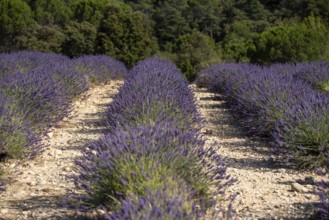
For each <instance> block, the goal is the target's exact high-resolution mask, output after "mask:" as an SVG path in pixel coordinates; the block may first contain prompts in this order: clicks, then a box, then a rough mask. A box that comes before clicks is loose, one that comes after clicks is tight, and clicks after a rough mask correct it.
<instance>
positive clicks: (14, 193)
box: [0, 81, 122, 220]
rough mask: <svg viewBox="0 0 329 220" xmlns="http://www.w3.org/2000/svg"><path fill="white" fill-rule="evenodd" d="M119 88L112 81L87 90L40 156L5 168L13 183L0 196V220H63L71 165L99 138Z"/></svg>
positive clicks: (54, 130)
mask: <svg viewBox="0 0 329 220" xmlns="http://www.w3.org/2000/svg"><path fill="white" fill-rule="evenodd" d="M121 84H122V82H121V81H113V82H112V83H110V84H108V85H103V86H97V87H95V88H92V89H90V90H89V91H88V93H87V98H86V99H81V100H78V101H76V102H75V103H74V104H73V111H72V112H71V113H70V114H69V116H68V117H67V118H65V119H64V120H63V121H61V122H60V123H58V125H56V126H54V127H53V128H52V129H51V132H50V133H49V134H48V135H47V136H46V137H44V138H43V140H42V141H43V143H44V144H45V145H46V146H47V147H46V148H45V151H44V152H42V153H41V154H40V155H39V156H38V157H36V158H35V159H33V160H28V161H25V162H19V163H18V162H15V161H9V162H8V163H6V164H5V170H6V173H7V175H8V176H10V177H12V178H13V179H12V180H11V181H10V183H9V184H8V185H7V190H6V191H5V192H3V193H0V219H1V220H20V219H47V220H48V219H66V218H65V216H66V215H67V214H66V211H67V210H66V209H65V208H62V207H61V204H63V199H64V196H65V194H66V193H67V191H68V190H72V189H74V184H73V183H72V181H71V180H70V179H69V178H67V175H71V174H74V172H73V169H72V167H73V166H74V162H73V161H74V159H75V158H76V157H77V156H79V155H80V150H81V149H83V148H84V147H86V146H88V142H89V141H90V140H96V139H98V137H99V136H100V135H101V134H102V129H104V127H102V126H100V123H99V122H100V121H101V118H102V113H103V112H104V110H105V109H106V105H107V104H109V103H110V102H111V101H112V98H111V97H113V95H114V94H116V93H117V92H118V88H119V87H120V85H121Z"/></svg>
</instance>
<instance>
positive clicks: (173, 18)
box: [0, 0, 329, 79]
mask: <svg viewBox="0 0 329 220" xmlns="http://www.w3.org/2000/svg"><path fill="white" fill-rule="evenodd" d="M328 25H329V4H328V2H327V0H290V1H286V0H230V1H227V0H70V1H67V0H1V1H0V52H9V51H15V50H37V51H44V52H55V53H62V54H65V55H67V56H70V57H76V56H80V55H83V54H106V55H110V56H113V57H115V58H116V59H119V60H121V61H123V62H124V63H125V64H126V65H127V66H128V67H131V66H133V65H134V64H135V63H136V62H138V61H139V60H142V59H144V58H146V57H149V56H158V57H161V58H168V59H171V60H172V61H174V62H175V63H176V64H177V65H178V66H179V67H180V68H181V70H182V71H183V73H184V74H185V76H186V77H187V78H189V79H193V78H194V76H195V74H196V72H197V71H198V70H199V69H200V68H203V67H206V66H208V65H210V64H212V63H216V62H220V61H223V62H224V61H226V62H252V63H258V64H265V65H268V64H271V63H276V62H280V63H284V62H302V61H309V60H327V59H328V58H329V39H328V38H329V34H328V33H329V31H328V30H329V28H328Z"/></svg>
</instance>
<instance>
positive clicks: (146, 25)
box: [96, 4, 158, 67]
mask: <svg viewBox="0 0 329 220" xmlns="http://www.w3.org/2000/svg"><path fill="white" fill-rule="evenodd" d="M152 31H153V29H152V25H151V21H150V20H149V18H148V17H147V16H146V15H145V14H143V13H141V12H133V11H132V10H131V9H130V8H129V7H127V6H126V5H122V4H113V5H108V6H107V8H106V11H105V14H104V19H103V20H102V21H101V24H100V27H99V29H98V33H97V39H96V45H97V47H96V52H98V53H102V54H107V55H110V56H114V57H115V58H117V59H119V60H121V61H123V62H124V63H125V64H126V65H127V66H129V67H131V66H133V65H134V64H135V63H136V62H137V61H139V60H142V59H144V58H146V57H149V56H152V55H154V54H155V53H156V51H157V50H158V44H157V41H156V38H155V37H154V36H153V33H152Z"/></svg>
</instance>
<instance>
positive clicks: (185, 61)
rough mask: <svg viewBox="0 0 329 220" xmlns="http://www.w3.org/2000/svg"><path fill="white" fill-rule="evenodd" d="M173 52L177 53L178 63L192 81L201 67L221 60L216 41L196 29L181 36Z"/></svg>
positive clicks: (176, 60)
mask: <svg viewBox="0 0 329 220" xmlns="http://www.w3.org/2000/svg"><path fill="white" fill-rule="evenodd" d="M173 52H174V53H175V54H176V58H175V60H174V61H175V62H176V65H177V66H178V67H179V68H180V69H181V71H182V72H183V74H184V76H185V77H186V78H187V79H188V80H190V81H193V80H194V78H195V77H196V73H197V72H198V71H199V70H200V69H201V68H204V67H207V66H208V65H210V64H214V63H217V62H219V61H220V57H219V55H218V53H217V51H216V49H215V43H214V41H213V40H212V39H211V38H210V37H209V36H207V35H205V34H203V33H201V32H199V31H196V30H194V31H192V33H191V34H185V35H182V36H181V37H179V38H178V39H177V40H176V42H175V46H174V50H173Z"/></svg>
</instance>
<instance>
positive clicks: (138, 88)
mask: <svg viewBox="0 0 329 220" xmlns="http://www.w3.org/2000/svg"><path fill="white" fill-rule="evenodd" d="M129 75H130V77H129V78H128V79H127V80H126V81H125V84H124V85H123V86H122V87H121V89H120V92H119V93H118V94H117V95H116V97H115V98H114V101H113V102H112V103H111V105H110V106H109V109H108V111H107V115H106V116H107V117H106V121H107V124H108V125H109V127H110V128H111V129H112V131H113V130H115V129H116V127H118V126H119V127H120V126H125V125H127V124H134V125H136V126H138V125H142V124H145V123H149V122H152V123H156V122H157V121H163V120H166V118H176V119H178V118H180V119H181V120H177V121H178V122H179V123H178V124H177V125H176V126H180V127H182V126H186V127H187V128H189V126H187V125H184V124H186V123H188V124H190V127H192V124H200V122H201V118H200V116H199V114H198V112H197V110H196V107H195V105H194V96H193V94H192V92H191V91H190V89H189V88H188V83H187V81H186V80H185V79H184V78H183V77H182V76H181V74H180V73H179V71H178V69H177V68H176V67H175V66H174V65H173V64H172V63H170V62H168V61H163V60H159V59H155V58H149V59H146V60H145V61H143V62H140V63H139V64H137V65H136V66H135V67H134V68H133V69H132V70H131V71H130V73H129Z"/></svg>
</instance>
